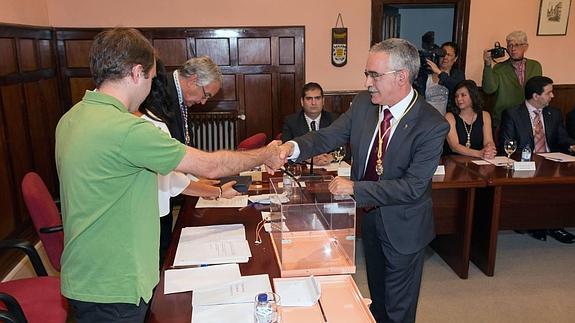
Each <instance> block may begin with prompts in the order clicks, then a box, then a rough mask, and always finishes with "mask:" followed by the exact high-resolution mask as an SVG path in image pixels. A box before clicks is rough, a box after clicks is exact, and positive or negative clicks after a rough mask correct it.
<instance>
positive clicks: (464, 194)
mask: <svg viewBox="0 0 575 323" xmlns="http://www.w3.org/2000/svg"><path fill="white" fill-rule="evenodd" d="M441 164H442V165H444V166H445V175H443V176H433V183H432V191H431V195H432V199H433V218H434V224H435V233H436V235H437V236H436V238H435V239H434V240H433V241H432V243H431V247H432V248H433V249H434V250H435V252H437V254H438V255H439V256H440V257H441V258H442V259H443V260H444V261H445V262H446V263H447V264H448V265H449V267H451V269H453V271H454V272H455V273H456V274H457V275H458V276H459V277H460V278H463V279H465V278H467V276H468V272H469V257H470V244H471V232H472V231H471V230H472V223H473V216H474V215H473V212H474V208H473V205H474V203H475V191H476V189H477V188H480V187H485V186H486V182H485V180H483V179H482V178H481V177H479V176H478V175H477V174H475V173H473V172H471V171H470V170H469V169H468V168H466V167H464V166H463V165H461V164H460V163H457V162H455V161H454V160H452V159H450V158H443V159H442V161H441Z"/></svg>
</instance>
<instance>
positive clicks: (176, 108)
mask: <svg viewBox="0 0 575 323" xmlns="http://www.w3.org/2000/svg"><path fill="white" fill-rule="evenodd" d="M167 79H168V88H167V90H168V94H169V96H170V98H169V100H170V106H169V109H170V111H172V113H173V117H172V118H171V119H170V120H168V122H167V126H168V129H169V130H170V134H171V135H172V137H173V138H175V139H177V140H178V141H179V142H181V143H183V144H185V143H186V138H185V137H184V124H183V119H182V111H181V110H180V102H179V101H178V92H177V90H176V85H175V83H174V77H173V76H172V73H168V75H167ZM190 138H193V137H192V134H191V133H190ZM192 140H193V139H192ZM190 146H193V141H192V142H191V143H190Z"/></svg>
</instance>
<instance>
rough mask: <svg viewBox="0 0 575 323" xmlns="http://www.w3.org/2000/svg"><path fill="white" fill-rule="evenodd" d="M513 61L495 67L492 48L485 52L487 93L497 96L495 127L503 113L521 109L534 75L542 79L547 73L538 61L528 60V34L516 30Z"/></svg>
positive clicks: (510, 50) (510, 39) (509, 44)
mask: <svg viewBox="0 0 575 323" xmlns="http://www.w3.org/2000/svg"><path fill="white" fill-rule="evenodd" d="M505 40H506V41H507V51H508V54H509V59H507V60H506V61H504V62H501V63H498V64H495V66H493V58H491V53H490V52H489V50H488V49H486V50H484V51H483V60H484V65H483V81H482V87H483V92H485V93H487V94H493V93H495V106H494V107H493V113H492V115H493V127H498V126H499V124H500V122H501V113H502V112H503V110H505V109H508V108H511V107H514V106H517V105H519V104H521V103H522V102H523V100H524V88H525V82H527V80H528V79H530V78H532V77H533V76H541V75H542V74H543V71H542V69H541V64H539V62H538V61H536V60H532V59H528V58H525V52H526V51H527V49H528V48H529V43H528V42H527V35H526V34H525V32H523V31H514V32H512V33H510V34H509V35H507V37H506V39H505Z"/></svg>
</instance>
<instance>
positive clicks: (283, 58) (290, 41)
mask: <svg viewBox="0 0 575 323" xmlns="http://www.w3.org/2000/svg"><path fill="white" fill-rule="evenodd" d="M279 64H280V65H293V64H295V39H294V37H279Z"/></svg>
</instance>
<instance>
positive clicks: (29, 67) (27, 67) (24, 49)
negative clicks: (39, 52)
mask: <svg viewBox="0 0 575 323" xmlns="http://www.w3.org/2000/svg"><path fill="white" fill-rule="evenodd" d="M18 56H19V59H18V61H19V62H20V71H22V72H30V71H34V70H36V69H38V62H37V61H38V60H37V57H36V45H35V41H34V40H33V39H19V40H18Z"/></svg>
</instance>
